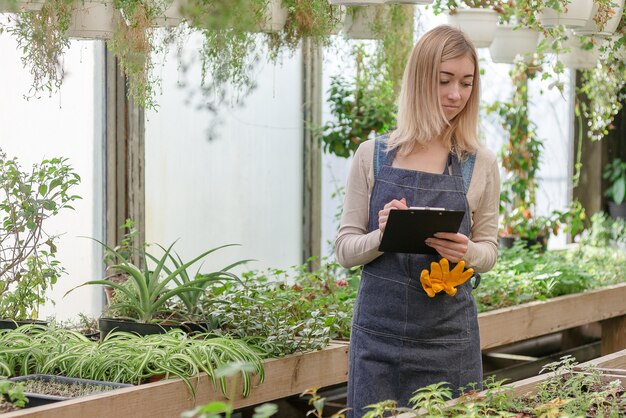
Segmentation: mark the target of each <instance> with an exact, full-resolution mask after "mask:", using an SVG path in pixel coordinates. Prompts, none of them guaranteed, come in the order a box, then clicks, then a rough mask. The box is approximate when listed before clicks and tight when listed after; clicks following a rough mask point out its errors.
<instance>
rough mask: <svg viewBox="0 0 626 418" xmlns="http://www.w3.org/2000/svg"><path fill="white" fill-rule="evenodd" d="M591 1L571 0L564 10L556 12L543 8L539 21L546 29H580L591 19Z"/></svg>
mask: <svg viewBox="0 0 626 418" xmlns="http://www.w3.org/2000/svg"><path fill="white" fill-rule="evenodd" d="M592 10H593V0H572V1H571V2H570V3H568V4H567V6H565V10H563V11H561V12H557V11H556V10H554V9H550V8H545V9H544V10H543V11H542V12H539V20H540V21H541V24H542V25H543V26H544V27H546V28H549V27H553V26H557V25H564V26H566V27H568V28H582V27H584V26H585V25H587V22H588V21H589V19H591V16H592V15H591V11H592Z"/></svg>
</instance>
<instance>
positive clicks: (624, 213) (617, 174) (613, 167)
mask: <svg viewBox="0 0 626 418" xmlns="http://www.w3.org/2000/svg"><path fill="white" fill-rule="evenodd" d="M602 178H603V179H605V180H607V181H608V182H609V186H608V187H607V189H606V190H605V191H604V195H605V196H606V197H607V198H609V199H610V200H609V202H608V205H609V213H610V214H611V216H612V217H614V218H626V202H625V201H624V200H625V198H626V162H624V161H622V160H621V159H620V158H615V159H613V161H611V162H610V163H608V164H607V165H605V166H604V172H603V173H602Z"/></svg>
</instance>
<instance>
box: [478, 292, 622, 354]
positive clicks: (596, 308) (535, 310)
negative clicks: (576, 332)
mask: <svg viewBox="0 0 626 418" xmlns="http://www.w3.org/2000/svg"><path fill="white" fill-rule="evenodd" d="M625 300H626V283H622V284H619V285H614V286H609V287H605V288H602V289H597V290H592V291H589V292H584V293H577V294H574V295H567V296H560V297H557V298H554V299H550V300H546V301H541V302H530V303H526V304H523V305H519V306H512V307H510V308H503V309H498V310H495V311H491V312H485V313H481V314H480V315H478V325H479V328H480V346H481V348H482V349H483V350H486V349H489V348H494V347H499V346H503V345H506V344H510V343H514V342H517V341H523V340H527V339H529V338H534V337H539V336H542V335H547V334H551V333H553V332H557V331H563V330H565V329H568V328H573V327H577V326H580V325H585V324H590V323H593V322H598V321H602V322H601V324H602V353H603V354H609V353H613V352H615V351H618V350H622V349H625V348H626V327H625V326H626V324H625V320H624V318H625V315H626V303H624V301H625Z"/></svg>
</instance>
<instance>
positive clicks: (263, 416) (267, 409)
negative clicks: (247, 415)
mask: <svg viewBox="0 0 626 418" xmlns="http://www.w3.org/2000/svg"><path fill="white" fill-rule="evenodd" d="M277 412H278V406H277V405H276V404H273V403H264V404H263V405H260V406H257V407H256V408H254V415H252V418H267V417H271V416H272V415H274V414H275V413H277Z"/></svg>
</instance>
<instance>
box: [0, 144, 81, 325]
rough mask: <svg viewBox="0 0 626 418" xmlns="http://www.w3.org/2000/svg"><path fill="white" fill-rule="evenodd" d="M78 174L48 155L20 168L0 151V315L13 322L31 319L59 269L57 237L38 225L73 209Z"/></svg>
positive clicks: (57, 275) (59, 274) (14, 160)
mask: <svg viewBox="0 0 626 418" xmlns="http://www.w3.org/2000/svg"><path fill="white" fill-rule="evenodd" d="M79 182H80V177H79V175H78V174H76V173H75V172H74V170H73V169H72V167H71V166H70V165H69V164H67V159H65V158H52V159H47V160H43V161H41V162H40V163H36V164H34V165H33V166H32V168H31V169H30V170H28V171H26V170H23V169H22V168H21V167H20V165H19V163H18V161H17V159H15V158H8V157H7V155H6V154H5V153H3V152H2V151H0V222H1V223H2V226H3V227H2V229H0V318H8V319H10V320H12V321H10V322H9V323H8V324H5V326H10V327H15V322H13V321H19V320H35V319H37V317H38V308H39V306H40V305H41V304H43V303H44V302H45V301H46V296H45V292H46V290H48V289H49V288H51V287H52V286H54V284H55V283H56V282H57V280H58V279H59V278H60V277H61V275H62V274H63V273H64V272H65V270H64V269H63V267H62V266H61V265H60V264H59V262H58V261H57V260H56V252H57V247H56V243H57V237H56V236H53V235H48V234H47V233H46V232H45V228H44V226H45V225H46V224H47V223H48V221H47V220H48V219H50V218H52V217H54V216H55V215H57V214H58V213H59V212H61V211H65V210H67V209H73V208H72V206H71V204H72V202H73V201H75V200H77V199H80V197H79V196H76V195H73V194H72V191H73V190H72V189H73V188H74V187H75V186H76V185H78V184H79Z"/></svg>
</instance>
